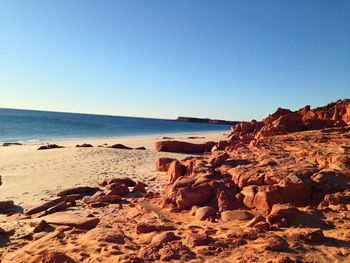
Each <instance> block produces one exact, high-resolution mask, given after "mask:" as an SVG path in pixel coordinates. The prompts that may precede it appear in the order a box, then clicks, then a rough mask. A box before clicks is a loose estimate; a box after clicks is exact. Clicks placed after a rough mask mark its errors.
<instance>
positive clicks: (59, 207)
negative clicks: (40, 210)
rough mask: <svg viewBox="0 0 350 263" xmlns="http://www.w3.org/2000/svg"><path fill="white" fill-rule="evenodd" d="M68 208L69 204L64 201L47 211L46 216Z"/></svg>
mask: <svg viewBox="0 0 350 263" xmlns="http://www.w3.org/2000/svg"><path fill="white" fill-rule="evenodd" d="M67 207H68V203H67V202H66V201H62V202H60V203H58V204H57V205H55V206H52V207H50V208H49V209H47V210H46V214H53V213H56V212H58V211H62V210H65V209H66V208H67Z"/></svg>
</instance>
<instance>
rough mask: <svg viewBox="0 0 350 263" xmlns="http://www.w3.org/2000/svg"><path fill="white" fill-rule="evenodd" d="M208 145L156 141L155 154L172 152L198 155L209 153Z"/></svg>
mask: <svg viewBox="0 0 350 263" xmlns="http://www.w3.org/2000/svg"><path fill="white" fill-rule="evenodd" d="M209 147H210V145H206V144H204V143H201V144H195V143H189V142H181V141H158V142H156V147H155V150H156V151H157V152H174V153H189V154H192V153H193V154H196V153H197V154H198V153H204V152H205V151H210V150H211V147H210V148H209Z"/></svg>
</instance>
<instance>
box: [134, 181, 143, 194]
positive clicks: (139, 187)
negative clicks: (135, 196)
mask: <svg viewBox="0 0 350 263" xmlns="http://www.w3.org/2000/svg"><path fill="white" fill-rule="evenodd" d="M146 187H147V184H144V183H142V182H137V183H136V185H135V187H134V189H133V190H132V191H133V193H142V194H145V193H147V191H146Z"/></svg>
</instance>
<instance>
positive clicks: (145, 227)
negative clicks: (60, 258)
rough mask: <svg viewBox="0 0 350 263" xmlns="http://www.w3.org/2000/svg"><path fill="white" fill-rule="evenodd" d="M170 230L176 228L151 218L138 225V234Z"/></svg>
mask: <svg viewBox="0 0 350 263" xmlns="http://www.w3.org/2000/svg"><path fill="white" fill-rule="evenodd" d="M170 230H175V227H174V226H173V225H170V224H167V223H164V222H163V221H161V220H156V219H149V220H146V221H144V222H141V223H138V224H137V225H136V233H137V234H140V233H149V232H155V231H170Z"/></svg>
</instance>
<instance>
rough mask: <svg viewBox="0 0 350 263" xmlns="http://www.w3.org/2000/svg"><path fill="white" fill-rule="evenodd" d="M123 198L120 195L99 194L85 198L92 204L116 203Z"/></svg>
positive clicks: (87, 202) (85, 201)
mask: <svg viewBox="0 0 350 263" xmlns="http://www.w3.org/2000/svg"><path fill="white" fill-rule="evenodd" d="M120 200H121V197H120V196H119V195H112V194H110V195H99V196H91V197H85V198H84V199H83V201H84V203H86V204H92V203H116V202H119V201H120Z"/></svg>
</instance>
